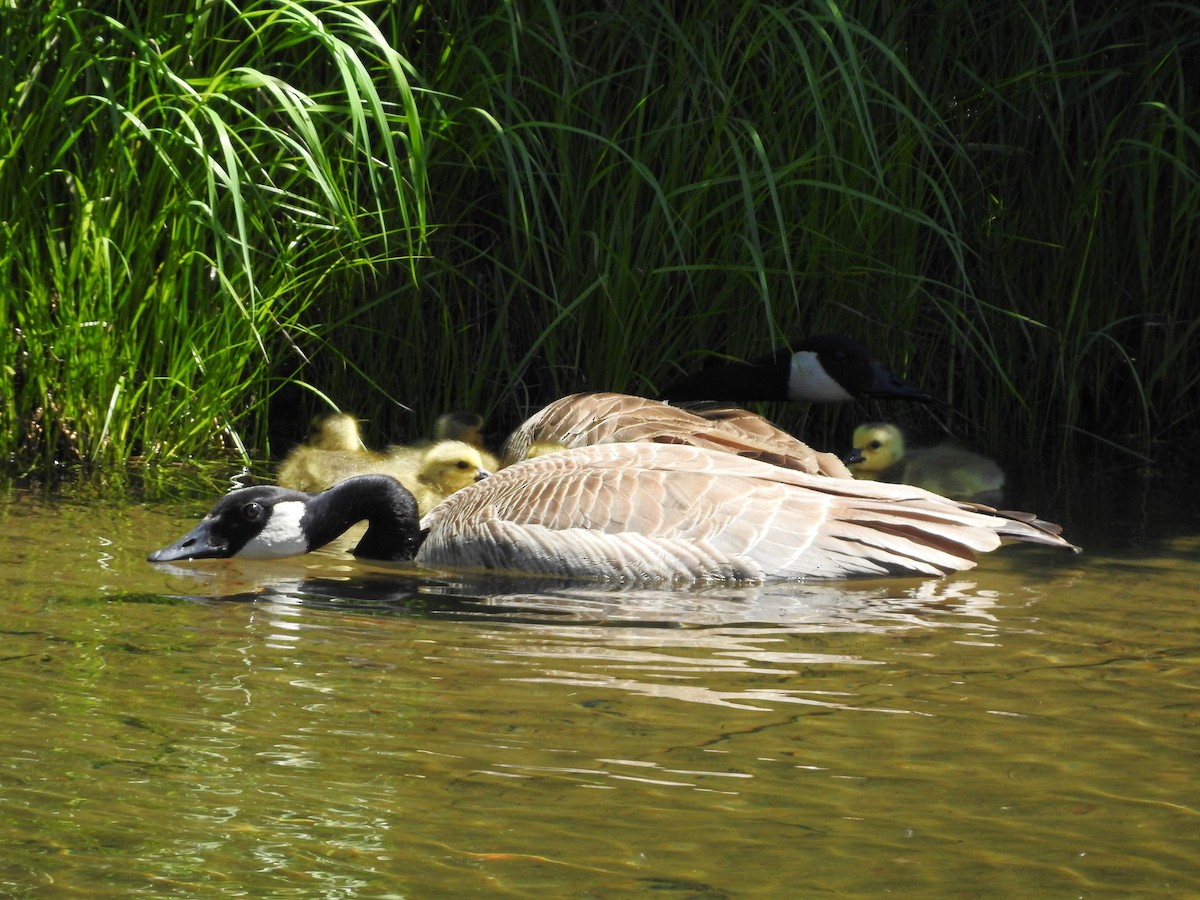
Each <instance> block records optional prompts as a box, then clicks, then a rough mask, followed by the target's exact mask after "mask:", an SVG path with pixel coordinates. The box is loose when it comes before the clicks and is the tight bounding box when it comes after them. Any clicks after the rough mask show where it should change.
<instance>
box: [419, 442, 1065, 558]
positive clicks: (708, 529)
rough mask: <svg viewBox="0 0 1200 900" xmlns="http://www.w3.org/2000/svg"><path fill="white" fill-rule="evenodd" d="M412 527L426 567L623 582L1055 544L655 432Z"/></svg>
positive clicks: (585, 452)
mask: <svg viewBox="0 0 1200 900" xmlns="http://www.w3.org/2000/svg"><path fill="white" fill-rule="evenodd" d="M422 526H423V527H425V528H428V529H429V530H430V534H429V537H428V539H427V540H426V542H425V543H424V545H423V546H422V547H421V550H420V552H419V553H418V556H417V559H418V561H420V562H423V563H427V564H430V565H443V566H464V565H465V566H486V567H491V568H501V569H512V570H522V571H530V572H547V573H557V574H580V575H583V574H587V575H600V576H601V577H606V578H616V579H621V580H633V581H649V580H690V579H698V580H717V579H736V580H743V581H758V580H762V579H764V578H768V577H772V578H804V577H813V578H840V577H848V576H862V575H892V574H898V573H909V574H926V575H941V574H945V573H947V572H952V571H956V570H960V569H967V568H970V567H972V566H973V565H975V554H976V553H978V552H986V551H988V550H993V549H995V548H996V547H997V546H998V545H999V544H1000V536H999V535H998V533H997V531H998V530H999V531H1003V532H1004V533H1005V534H1008V535H1010V536H1013V537H1016V538H1019V539H1022V540H1029V541H1035V542H1040V543H1047V544H1054V545H1058V546H1068V545H1067V544H1066V542H1064V541H1062V540H1061V539H1060V538H1057V537H1055V536H1054V535H1051V534H1048V533H1046V532H1045V531H1042V530H1039V529H1038V528H1037V527H1036V526H1034V525H1031V524H1028V523H1026V522H1021V521H1017V520H1012V519H1005V518H1002V517H999V516H996V515H992V514H989V513H985V512H980V511H978V510H976V509H975V508H971V507H969V506H963V505H962V504H959V503H955V502H953V501H950V500H946V499H944V498H942V497H938V496H936V495H934V494H930V493H928V492H925V491H921V490H919V489H915V488H912V487H909V486H907V485H891V484H879V483H871V482H857V481H853V480H849V479H835V478H828V477H825V476H819V475H809V474H806V473H803V472H799V471H795V470H792V469H785V468H780V467H778V466H775V465H770V464H766V463H762V462H759V461H757V460H753V459H746V458H743V457H740V456H736V455H731V454H728V453H721V452H716V453H714V452H711V451H709V450H706V449H701V448H694V447H688V446H684V445H672V444H655V443H647V444H641V443H635V444H624V445H619V446H614V445H607V444H601V445H597V446H592V447H588V448H583V449H578V450H573V451H569V452H567V451H564V452H560V453H554V454H550V455H547V456H541V457H537V458H535V459H531V460H526V461H524V462H521V463H518V464H515V465H513V466H511V467H509V468H507V469H504V470H502V471H501V472H499V473H497V474H496V475H494V476H492V477H491V478H489V479H487V480H486V481H485V482H483V483H481V484H480V485H477V486H474V487H471V488H468V489H466V490H464V491H461V492H459V493H457V494H455V495H454V496H452V497H450V498H449V499H447V500H446V501H445V502H443V503H442V504H440V505H439V506H438V507H437V508H435V509H434V510H433V511H432V512H431V513H430V514H429V515H427V516H426V517H425V518H424V519H423V520H422Z"/></svg>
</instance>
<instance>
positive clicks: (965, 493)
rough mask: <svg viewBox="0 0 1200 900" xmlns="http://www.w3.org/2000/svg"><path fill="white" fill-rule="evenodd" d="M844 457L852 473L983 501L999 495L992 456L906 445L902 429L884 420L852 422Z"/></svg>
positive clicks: (998, 499) (1000, 482)
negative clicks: (850, 444)
mask: <svg viewBox="0 0 1200 900" xmlns="http://www.w3.org/2000/svg"><path fill="white" fill-rule="evenodd" d="M845 462H846V464H847V465H848V466H849V467H850V471H851V473H852V474H853V475H854V477H855V478H860V479H865V480H868V481H890V482H893V483H900V484H912V485H916V486H917V487H922V488H925V490H927V491H933V492H934V493H935V494H941V495H942V496H943V497H950V498H951V499H954V500H964V501H967V502H970V503H982V504H986V505H988V506H996V505H998V504H1000V503H1002V502H1003V500H1004V471H1003V470H1002V469H1001V468H1000V466H999V465H997V464H996V462H995V461H994V460H991V459H988V458H987V457H986V456H981V455H980V454H978V453H972V452H971V451H970V450H964V449H963V448H962V447H957V446H955V445H954V444H938V445H936V446H933V447H922V448H918V449H912V450H907V451H906V449H905V446H904V434H903V432H901V430H900V429H899V428H897V427H896V426H895V425H892V424H890V423H887V422H873V423H870V424H866V425H860V426H859V427H858V428H856V429H855V431H854V450H853V451H851V452H850V453H849V454H847V455H846V458H845Z"/></svg>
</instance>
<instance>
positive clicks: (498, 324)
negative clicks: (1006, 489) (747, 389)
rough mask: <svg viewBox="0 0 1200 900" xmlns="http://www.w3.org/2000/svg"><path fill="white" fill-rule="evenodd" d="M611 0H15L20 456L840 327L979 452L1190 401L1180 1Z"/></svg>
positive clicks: (821, 423) (374, 428)
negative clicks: (396, 0)
mask: <svg viewBox="0 0 1200 900" xmlns="http://www.w3.org/2000/svg"><path fill="white" fill-rule="evenodd" d="M594 6H595V5H594V4H591V5H589V8H588V9H586V10H584V11H575V9H574V5H572V4H562V3H560V4H554V3H539V4H496V5H495V6H494V7H493V8H492V9H491V10H490V12H489V11H487V10H486V9H481V8H480V7H479V6H478V5H468V4H466V3H465V2H461V0H457V2H451V3H448V4H444V5H439V6H437V7H425V6H422V7H417V8H415V9H408V10H406V14H405V15H404V16H401V14H400V13H399V12H397V11H396V9H395V8H393V7H392V6H390V5H386V4H382V3H380V4H374V5H372V4H365V5H356V6H349V5H345V4H337V3H305V4H297V3H293V2H287V0H275V2H270V3H257V4H252V5H249V6H246V7H244V8H243V10H242V12H241V13H240V14H235V11H233V10H232V9H229V8H227V7H224V6H220V5H211V4H200V5H194V6H189V7H183V6H182V5H179V6H178V7H177V8H176V9H175V10H173V11H170V12H160V13H155V14H154V18H153V19H152V20H150V19H141V20H139V19H135V18H134V16H133V14H132V13H131V12H129V10H128V7H125V6H124V5H121V4H118V5H117V6H116V7H115V12H114V13H113V16H112V18H106V17H104V16H100V15H98V14H96V13H92V12H87V11H83V10H78V9H74V8H72V7H70V6H67V5H65V4H57V5H56V4H54V3H52V2H49V0H44V2H43V3H42V4H41V6H40V7H39V9H37V10H21V11H9V13H7V14H6V15H7V18H5V19H4V20H3V23H2V24H0V29H2V30H3V40H4V42H5V46H4V48H3V49H4V52H3V54H2V56H3V62H0V88H4V91H3V93H2V94H0V96H4V97H7V98H8V99H7V100H6V101H4V102H5V104H6V105H5V106H4V112H3V121H2V122H0V124H3V125H4V128H3V129H0V142H3V143H4V152H3V154H2V155H0V160H2V162H0V165H2V168H0V186H2V187H3V190H2V191H0V209H2V210H3V212H2V213H0V223H2V225H0V227H3V228H4V230H5V238H6V243H5V247H4V248H3V249H2V250H0V254H2V259H3V262H4V268H5V273H6V276H7V277H6V279H5V285H4V289H3V293H2V294H0V305H2V306H3V313H4V317H5V322H6V325H5V328H4V333H3V334H0V359H4V360H6V365H8V367H9V369H11V373H9V377H8V378H7V379H6V380H5V382H4V385H3V387H0V403H2V404H3V412H4V416H5V420H6V421H8V422H11V423H13V425H14V427H12V428H11V429H10V433H9V435H7V439H8V441H9V443H8V445H7V446H6V447H5V454H6V457H7V458H9V459H11V460H13V461H14V464H16V465H17V466H19V467H25V468H31V467H37V466H42V467H47V466H50V465H52V464H53V463H55V462H56V461H79V460H82V461H85V462H90V463H93V464H96V465H97V466H99V467H101V468H102V467H105V466H111V465H114V464H119V463H122V462H124V461H125V460H127V459H128V458H129V457H131V456H135V455H137V456H142V457H148V458H151V459H153V460H155V461H164V462H165V461H172V460H177V459H180V458H186V457H188V456H205V455H212V454H213V453H215V452H219V451H221V450H223V449H225V448H231V449H234V450H241V449H242V448H245V451H246V452H248V453H250V454H251V455H253V454H262V453H266V452H268V450H269V449H270V444H269V438H270V437H271V436H272V435H273V436H274V437H275V443H276V445H279V444H281V443H285V442H287V441H289V440H293V439H296V438H298V437H299V436H301V435H302V434H303V430H304V425H305V424H306V422H307V418H308V416H309V415H310V414H311V413H312V412H314V411H317V410H319V409H321V408H323V407H326V406H327V405H328V404H329V403H333V404H336V405H339V406H341V407H343V408H349V409H353V410H355V411H357V412H359V413H361V414H363V415H366V416H367V417H369V420H370V421H369V423H368V430H369V434H370V437H371V438H372V440H373V441H375V442H383V441H385V440H393V439H399V438H403V437H405V436H410V435H415V434H422V433H425V432H426V431H427V429H428V427H429V425H430V423H431V422H432V419H433V418H434V417H435V416H436V415H437V414H438V413H440V412H442V411H444V410H445V409H447V408H451V407H460V406H466V407H471V408H475V409H478V410H480V411H481V412H484V413H486V414H488V415H489V417H490V418H491V419H492V421H493V422H494V423H496V427H497V429H498V430H499V429H502V428H503V427H505V426H506V425H508V424H511V423H512V422H514V421H516V420H517V419H519V418H520V417H521V416H523V415H524V414H525V413H526V412H527V411H528V410H529V409H531V408H534V407H536V406H538V405H540V404H541V403H543V402H545V401H546V400H547V399H550V398H552V397H554V396H557V395H560V394H562V393H565V392H567V391H571V390H580V389H588V388H611V389H623V390H629V391H633V392H643V393H644V392H652V391H653V390H654V388H655V386H657V385H659V384H661V383H663V382H664V381H665V380H666V379H667V378H669V377H670V376H671V375H673V374H675V373H677V372H678V371H679V370H681V369H691V368H695V367H697V366H699V365H701V364H702V362H703V360H704V357H705V355H706V354H708V353H710V352H715V353H720V354H725V353H728V354H733V355H743V354H746V353H751V352H756V351H762V350H766V349H769V348H770V347H771V346H773V345H777V344H779V343H783V342H786V339H787V338H788V337H789V336H798V335H803V334H806V333H818V332H830V331H840V332H848V333H852V334H855V335H857V336H859V337H860V338H861V339H863V340H864V341H866V342H867V343H868V344H870V345H871V346H872V347H873V348H874V349H875V350H876V352H877V353H878V354H879V355H880V356H881V357H883V358H884V359H885V360H887V361H888V362H889V363H891V364H892V365H893V367H895V368H897V369H900V370H903V371H904V372H905V374H907V375H908V376H910V377H911V378H913V379H914V380H916V381H918V382H920V383H922V384H923V385H924V386H926V387H927V388H929V389H930V390H931V391H933V392H934V393H935V394H936V395H937V396H938V397H939V399H940V400H941V401H942V403H941V404H940V405H939V406H938V407H937V408H936V409H934V410H931V411H906V415H907V416H909V419H910V420H909V424H910V425H912V426H915V427H916V428H917V430H918V431H924V432H926V433H930V434H932V433H936V432H941V431H950V432H952V433H957V434H965V435H970V436H971V439H972V441H973V442H974V443H976V444H978V445H980V446H982V447H984V448H985V449H990V450H991V451H992V452H997V453H999V454H1000V455H1001V456H1005V455H1008V454H1014V455H1015V454H1020V453H1028V452H1042V451H1047V452H1048V451H1052V450H1054V449H1058V448H1063V447H1066V446H1068V445H1071V444H1073V443H1074V444H1079V443H1083V444H1086V445H1095V446H1105V447H1109V446H1113V447H1119V448H1123V449H1124V450H1128V451H1132V452H1133V453H1152V452H1153V450H1154V447H1155V445H1156V443H1157V442H1160V441H1163V440H1168V439H1174V438H1181V437H1185V436H1191V435H1194V434H1195V433H1196V430H1197V425H1198V424H1200V423H1198V420H1197V416H1196V410H1197V409H1198V408H1200V350H1197V346H1196V343H1197V342H1196V341H1195V340H1194V337H1195V329H1196V328H1197V324H1196V322H1197V319H1196V317H1195V316H1194V315H1193V314H1192V313H1191V312H1190V307H1191V299H1190V297H1191V295H1192V294H1193V293H1194V292H1195V285H1197V284H1200V271H1197V269H1198V268H1200V257H1198V256H1197V254H1195V253H1194V252H1192V250H1191V248H1192V247H1193V246H1194V245H1195V244H1196V239H1197V235H1196V233H1195V232H1196V227H1197V226H1196V222H1197V211H1198V209H1200V199H1198V198H1200V136H1198V135H1197V132H1196V131H1195V129H1194V127H1192V125H1190V124H1189V123H1194V122H1195V121H1197V116H1196V114H1197V112H1198V109H1197V106H1198V102H1197V97H1196V94H1195V92H1194V90H1193V89H1192V88H1191V86H1190V83H1189V82H1187V81H1186V80H1185V78H1184V73H1185V67H1186V66H1187V65H1189V64H1192V65H1194V61H1195V60H1196V59H1197V58H1200V38H1198V37H1197V35H1200V28H1198V27H1197V25H1200V8H1198V7H1197V6H1194V5H1190V6H1189V5H1180V4H1167V3H1150V4H1147V5H1145V6H1143V7H1140V8H1138V9H1136V10H1134V9H1131V10H1129V11H1128V12H1124V11H1107V12H1096V13H1093V12H1092V9H1093V7H1091V6H1082V5H1080V6H1074V5H1070V4H1068V5H1067V6H1066V7H1063V6H1062V5H1061V4H1060V5H1053V6H1051V5H1045V6H1041V7H1039V6H1036V5H1035V6H1028V5H1027V6H1025V7H1023V8H1019V7H1012V8H1010V6H1008V5H1004V4H986V5H978V4H976V5H965V4H964V5H962V6H960V7H949V6H947V5H945V4H937V5H933V4H930V5H917V6H913V5H912V4H892V3H883V2H881V3H874V4H866V5H859V6H856V7H854V8H853V9H850V8H847V9H845V10H843V9H842V8H840V7H837V6H834V5H831V4H828V3H799V4H792V5H783V4H779V5H774V4H760V3H743V4H728V3H715V2H714V3H710V4H689V5H687V7H686V14H684V12H683V9H684V8H683V7H678V9H677V7H676V5H674V4H670V3H647V4H630V5H627V6H628V7H629V8H620V12H619V14H618V13H617V12H613V11H612V10H611V9H609V8H603V9H596V8H591V7H594ZM47 9H49V11H50V12H51V13H52V15H47V14H46V12H47ZM376 29H377V30H376ZM772 412H773V413H774V414H778V415H779V416H781V417H782V418H784V419H785V422H786V423H787V424H792V425H794V426H797V427H805V428H807V429H816V430H817V431H824V433H826V434H828V435H829V436H830V438H831V439H834V438H835V437H836V436H838V435H843V436H845V437H848V434H849V427H850V425H851V423H852V421H853V419H854V418H855V417H856V416H857V415H859V414H860V411H855V410H844V411H834V412H818V413H815V414H813V417H812V420H811V421H806V417H807V416H808V414H807V413H805V412H804V411H794V410H789V411H784V410H772Z"/></svg>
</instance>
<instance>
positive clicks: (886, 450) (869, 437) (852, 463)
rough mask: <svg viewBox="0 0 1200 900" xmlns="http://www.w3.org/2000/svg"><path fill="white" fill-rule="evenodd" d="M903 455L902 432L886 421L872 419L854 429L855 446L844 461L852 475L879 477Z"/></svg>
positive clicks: (868, 477)
mask: <svg viewBox="0 0 1200 900" xmlns="http://www.w3.org/2000/svg"><path fill="white" fill-rule="evenodd" d="M903 458H904V433H903V432H901V431H900V429H899V428H897V427H896V426H895V425H891V424H889V423H887V422H871V423H869V424H867V425H859V426H858V428H856V429H854V449H853V450H852V451H851V452H850V453H848V454H846V457H845V463H846V465H848V466H849V467H850V471H851V472H852V473H854V477H855V478H866V479H869V480H873V479H876V478H878V477H879V476H880V475H882V474H883V473H884V472H886V471H887V470H888V469H890V468H891V467H892V466H894V465H896V463H898V462H900V460H902V459H903Z"/></svg>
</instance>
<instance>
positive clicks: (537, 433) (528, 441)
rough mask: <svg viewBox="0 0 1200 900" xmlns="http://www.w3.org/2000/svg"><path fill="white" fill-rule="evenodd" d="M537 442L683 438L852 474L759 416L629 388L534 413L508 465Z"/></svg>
mask: <svg viewBox="0 0 1200 900" xmlns="http://www.w3.org/2000/svg"><path fill="white" fill-rule="evenodd" d="M538 442H550V443H559V444H562V445H564V446H566V447H587V446H592V445H595V444H610V443H635V442H642V443H660V444H687V445H689V446H693V447H708V448H710V449H713V450H720V451H722V452H725V453H733V454H736V455H738V456H743V457H746V458H749V459H761V460H763V461H764V462H769V463H772V464H773V465H777V466H783V467H784V468H789V469H795V470H796V471H798V472H807V473H809V474H813V475H817V474H820V475H830V476H833V477H835V478H850V477H851V476H850V473H849V471H848V470H847V469H846V467H845V465H844V464H843V463H842V461H841V460H840V459H838V458H837V457H836V456H835V455H833V454H832V453H821V452H818V451H816V450H813V449H812V448H811V447H809V446H808V445H807V444H805V443H804V442H802V441H799V440H797V439H796V438H794V437H792V436H791V435H790V434H788V433H787V432H786V431H783V430H782V429H780V428H777V427H776V426H775V425H772V424H771V423H770V422H768V421H767V420H766V419H764V418H763V417H762V416H759V415H755V414H754V413H752V412H749V411H747V410H743V409H736V408H732V407H721V408H719V409H711V410H705V411H704V412H703V414H701V413H697V412H692V411H690V410H687V409H681V408H679V407H677V406H671V405H669V404H666V403H663V402H661V401H658V400H648V399H646V398H644V397H635V396H632V395H629V394H607V393H599V394H573V395H571V396H568V397H563V398H562V399H561V400H556V401H555V402H553V403H551V404H550V405H549V406H547V407H545V408H544V409H542V410H541V411H540V412H538V413H535V414H534V415H533V416H531V417H530V418H529V419H528V420H526V421H525V423H524V424H522V425H521V426H520V427H519V428H518V429H517V430H516V431H514V432H513V434H512V435H511V436H510V437H509V439H508V442H507V443H506V444H505V447H504V462H505V464H506V465H508V464H512V463H514V462H518V461H520V460H523V459H525V457H526V456H527V454H528V452H529V448H530V446H532V445H533V444H535V443H538Z"/></svg>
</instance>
